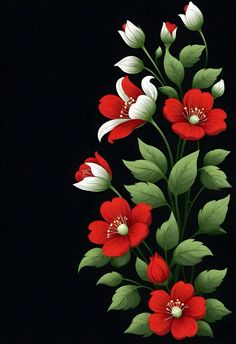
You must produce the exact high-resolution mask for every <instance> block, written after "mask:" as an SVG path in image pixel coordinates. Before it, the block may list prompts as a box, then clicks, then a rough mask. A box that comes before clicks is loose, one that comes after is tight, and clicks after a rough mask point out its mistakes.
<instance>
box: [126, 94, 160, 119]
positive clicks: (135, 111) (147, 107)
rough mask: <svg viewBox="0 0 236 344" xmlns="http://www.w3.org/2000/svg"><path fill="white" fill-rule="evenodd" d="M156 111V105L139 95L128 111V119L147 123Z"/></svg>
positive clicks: (151, 100)
mask: <svg viewBox="0 0 236 344" xmlns="http://www.w3.org/2000/svg"><path fill="white" fill-rule="evenodd" d="M155 111H156V103H155V102H154V100H153V99H152V98H150V97H148V96H145V95H141V96H139V97H138V98H137V101H136V103H134V104H132V105H131V106H130V109H129V117H130V118H132V119H141V120H144V121H148V120H149V119H150V118H151V117H152V115H153V114H154V112H155Z"/></svg>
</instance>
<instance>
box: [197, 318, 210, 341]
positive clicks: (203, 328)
mask: <svg viewBox="0 0 236 344" xmlns="http://www.w3.org/2000/svg"><path fill="white" fill-rule="evenodd" d="M197 325H198V331H197V336H205V337H211V338H213V337H214V336H213V332H212V329H211V326H210V325H209V324H208V323H207V322H205V321H203V320H197Z"/></svg>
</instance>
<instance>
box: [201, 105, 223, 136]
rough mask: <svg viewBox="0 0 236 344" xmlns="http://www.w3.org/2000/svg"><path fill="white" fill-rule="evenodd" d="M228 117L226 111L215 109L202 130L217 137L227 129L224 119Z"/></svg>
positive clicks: (209, 114) (209, 113)
mask: <svg viewBox="0 0 236 344" xmlns="http://www.w3.org/2000/svg"><path fill="white" fill-rule="evenodd" d="M226 117H227V115H226V113H225V111H223V110H221V109H213V110H211V111H210V112H208V114H207V121H206V122H204V123H203V124H202V128H203V129H204V130H205V132H206V134H208V135H217V134H219V133H220V132H222V131H224V130H225V129H226V123H225V122H224V119H225V118H226Z"/></svg>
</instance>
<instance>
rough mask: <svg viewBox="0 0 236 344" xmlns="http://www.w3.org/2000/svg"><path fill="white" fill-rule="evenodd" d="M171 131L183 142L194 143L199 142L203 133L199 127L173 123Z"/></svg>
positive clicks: (186, 123)
mask: <svg viewBox="0 0 236 344" xmlns="http://www.w3.org/2000/svg"><path fill="white" fill-rule="evenodd" d="M172 130H173V131H174V132H175V133H176V134H177V135H179V136H180V137H181V138H182V139H183V140H188V141H196V140H200V139H201V138H202V137H203V136H204V135H205V132H204V130H203V128H202V126H200V125H196V124H195V125H194V124H190V123H188V122H185V123H183V122H182V123H181V122H179V123H174V124H173V125H172Z"/></svg>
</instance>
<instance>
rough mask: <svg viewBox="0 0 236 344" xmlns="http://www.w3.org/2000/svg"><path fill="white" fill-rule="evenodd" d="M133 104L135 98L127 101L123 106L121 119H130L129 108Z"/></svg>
mask: <svg viewBox="0 0 236 344" xmlns="http://www.w3.org/2000/svg"><path fill="white" fill-rule="evenodd" d="M133 103H135V99H134V98H133V97H129V100H127V102H125V103H124V105H123V106H122V109H121V112H120V118H124V117H125V118H129V108H130V106H131V105H132V104H133Z"/></svg>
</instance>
